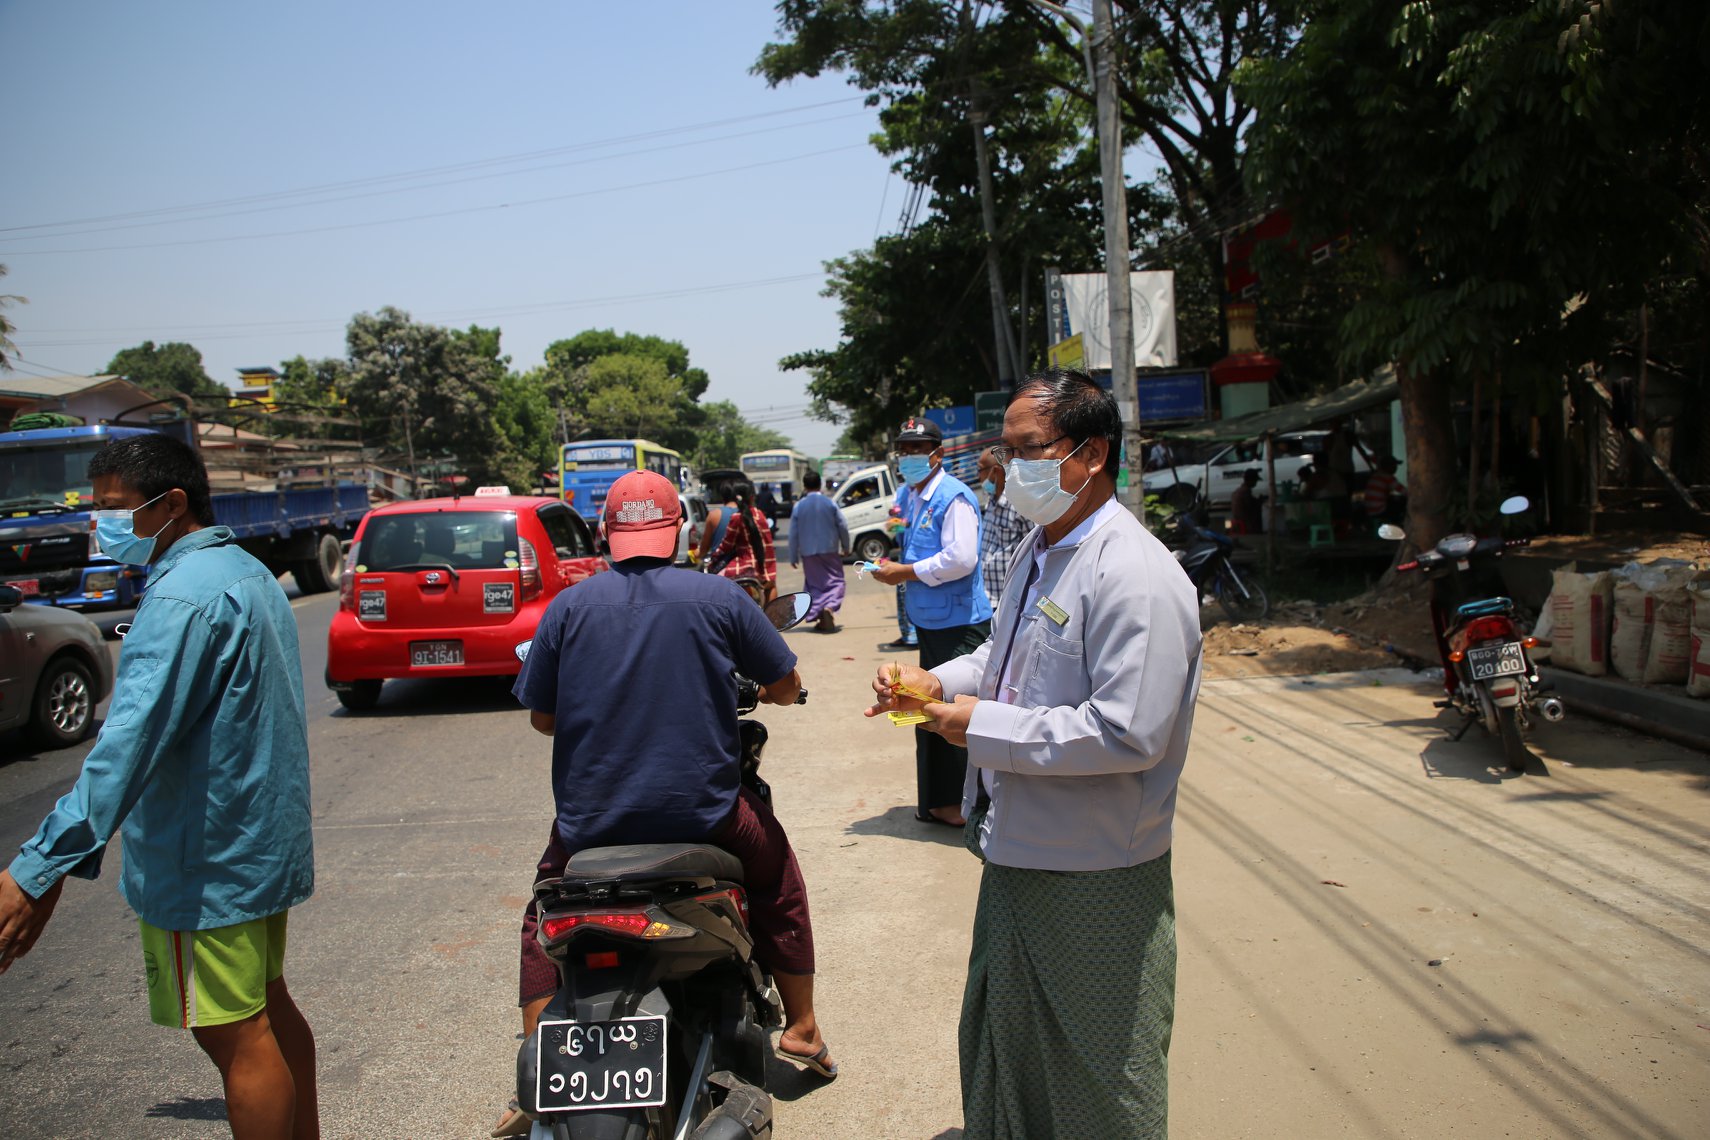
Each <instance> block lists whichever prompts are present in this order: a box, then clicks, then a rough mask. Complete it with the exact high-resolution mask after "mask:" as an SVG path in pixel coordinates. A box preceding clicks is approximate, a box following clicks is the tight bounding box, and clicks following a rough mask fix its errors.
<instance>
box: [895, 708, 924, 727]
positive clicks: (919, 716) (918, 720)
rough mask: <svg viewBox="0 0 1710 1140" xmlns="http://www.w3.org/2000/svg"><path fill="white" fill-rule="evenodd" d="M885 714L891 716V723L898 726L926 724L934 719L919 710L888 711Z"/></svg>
mask: <svg viewBox="0 0 1710 1140" xmlns="http://www.w3.org/2000/svg"><path fill="white" fill-rule="evenodd" d="M885 715H886V716H888V717H890V718H891V723H892V724H894V725H897V726H898V727H905V726H907V725H911V724H925V723H926V722H927V721H929V720H931V719H932V718H931V717H929V716H927V715H926V714H925V713H923V712H917V711H910V712H888V713H886V714H885Z"/></svg>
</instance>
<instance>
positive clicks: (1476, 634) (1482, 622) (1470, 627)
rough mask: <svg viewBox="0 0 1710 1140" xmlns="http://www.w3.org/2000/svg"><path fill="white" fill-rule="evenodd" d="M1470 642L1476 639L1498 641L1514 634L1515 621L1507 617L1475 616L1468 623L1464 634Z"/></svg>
mask: <svg viewBox="0 0 1710 1140" xmlns="http://www.w3.org/2000/svg"><path fill="white" fill-rule="evenodd" d="M1464 636H1465V637H1466V640H1467V642H1468V644H1471V643H1472V642H1475V641H1496V640H1498V639H1499V638H1506V637H1513V636H1514V623H1513V622H1512V621H1510V620H1508V619H1507V618H1505V617H1481V618H1474V619H1473V620H1472V621H1470V622H1468V623H1467V628H1466V633H1465V635H1464Z"/></svg>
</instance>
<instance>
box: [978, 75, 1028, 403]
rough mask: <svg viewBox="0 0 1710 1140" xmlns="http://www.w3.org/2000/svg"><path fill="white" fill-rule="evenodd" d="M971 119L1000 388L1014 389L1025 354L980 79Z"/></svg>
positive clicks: (1019, 376) (1019, 377)
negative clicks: (1014, 320) (1005, 256)
mask: <svg viewBox="0 0 1710 1140" xmlns="http://www.w3.org/2000/svg"><path fill="white" fill-rule="evenodd" d="M970 103H971V106H970V107H969V115H968V118H969V119H970V120H971V121H972V123H973V126H974V166H975V169H976V170H977V171H978V173H979V179H980V218H981V220H982V221H983V222H984V223H985V230H986V284H987V286H988V288H989V290H990V292H991V297H992V339H993V341H995V342H996V345H997V362H998V387H1000V388H1013V387H1015V382H1016V381H1017V380H1020V379H1021V354H1020V352H1019V351H1018V350H1017V349H1016V345H1015V330H1014V329H1013V328H1012V327H1011V326H1010V323H1009V299H1008V297H1006V296H1005V295H1004V288H1003V269H1002V266H1001V265H1000V264H999V262H998V232H997V204H996V202H995V201H994V195H993V192H992V160H991V153H990V151H989V150H988V149H987V146H986V108H985V100H984V98H983V93H982V92H981V90H980V81H979V80H978V79H977V78H976V79H974V80H973V81H972V83H971V86H970Z"/></svg>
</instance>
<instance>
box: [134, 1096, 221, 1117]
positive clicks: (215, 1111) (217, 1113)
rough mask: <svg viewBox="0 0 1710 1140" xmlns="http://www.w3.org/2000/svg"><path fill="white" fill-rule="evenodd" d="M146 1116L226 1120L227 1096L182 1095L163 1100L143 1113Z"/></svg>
mask: <svg viewBox="0 0 1710 1140" xmlns="http://www.w3.org/2000/svg"><path fill="white" fill-rule="evenodd" d="M143 1115H144V1116H164V1117H167V1118H169V1119H172V1120H224V1119H225V1118H226V1098H225V1097H220V1096H181V1097H179V1098H178V1099H177V1100H163V1101H161V1102H160V1103H158V1104H156V1105H155V1106H154V1107H153V1108H151V1109H149V1110H148V1111H147V1112H145V1113H143Z"/></svg>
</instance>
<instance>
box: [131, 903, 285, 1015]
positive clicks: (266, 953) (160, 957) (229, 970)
mask: <svg viewBox="0 0 1710 1140" xmlns="http://www.w3.org/2000/svg"><path fill="white" fill-rule="evenodd" d="M287 913H289V912H287V911H283V910H282V911H280V912H279V913H278V914H274V915H269V916H268V917H266V918H255V919H251V920H250V921H248V922H240V923H237V924H236V925H234V926H218V927H215V928H214V929H212V930H162V929H160V927H158V926H150V925H149V924H148V923H146V922H143V921H142V920H141V919H139V920H138V923H139V925H141V927H142V950H143V967H144V970H145V973H146V975H147V978H148V1012H149V1016H150V1017H152V1018H153V1019H154V1023H155V1024H156V1025H175V1026H178V1027H180V1028H182V1029H195V1028H197V1027H198V1026H209V1025H230V1024H231V1023H232V1022H234V1021H242V1020H244V1019H245V1018H247V1017H254V1016H255V1015H256V1014H258V1013H260V1012H261V1011H262V1009H263V1008H264V1007H265V1006H266V1005H267V983H269V982H271V981H273V980H274V979H275V978H278V977H280V976H281V975H282V974H284V972H285V916H286V914H287Z"/></svg>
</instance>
